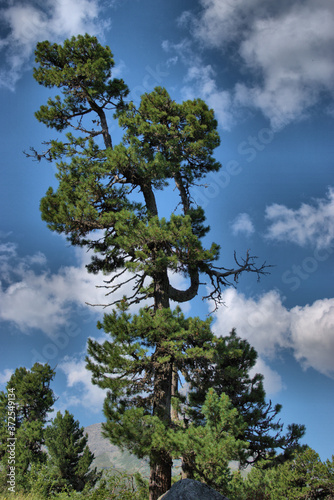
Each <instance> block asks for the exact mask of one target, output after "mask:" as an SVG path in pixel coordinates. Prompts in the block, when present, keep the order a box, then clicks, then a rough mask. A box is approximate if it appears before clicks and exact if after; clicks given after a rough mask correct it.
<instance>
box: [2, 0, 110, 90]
mask: <svg viewBox="0 0 334 500" xmlns="http://www.w3.org/2000/svg"><path fill="white" fill-rule="evenodd" d="M0 15H1V19H2V24H3V26H4V27H5V30H4V31H5V32H6V33H7V34H6V36H4V37H3V38H2V39H1V40H0V51H3V52H4V53H5V57H4V58H3V59H4V64H3V65H2V67H1V69H0V86H3V87H7V88H9V89H11V90H13V89H14V88H15V84H16V82H17V81H18V80H19V78H20V77H21V75H22V72H23V71H24V70H25V69H26V67H27V64H30V63H31V59H32V55H33V52H34V49H35V47H36V43H37V42H39V41H42V40H46V39H47V40H50V41H52V42H59V41H62V40H63V39H65V38H68V37H71V36H73V35H77V34H79V33H89V34H92V35H93V34H94V35H98V34H101V33H102V30H103V29H104V28H105V26H106V23H105V21H101V20H99V19H98V15H99V5H98V0H46V1H45V2H43V3H40V2H38V3H36V2H33V1H32V0H30V1H28V2H23V1H22V2H20V1H18V2H15V4H14V2H12V1H10V0H8V1H7V5H6V6H4V7H2V8H1V9H0Z"/></svg>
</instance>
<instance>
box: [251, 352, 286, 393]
mask: <svg viewBox="0 0 334 500" xmlns="http://www.w3.org/2000/svg"><path fill="white" fill-rule="evenodd" d="M256 373H261V374H262V375H263V376H264V379H263V386H264V390H265V391H266V395H267V396H271V395H273V394H277V393H279V392H281V391H282V390H283V389H284V388H285V386H284V384H283V381H282V377H281V376H280V374H279V373H277V372H276V371H275V370H272V369H271V368H270V366H268V364H267V363H266V362H265V361H264V360H263V359H262V358H261V357H259V358H258V359H257V361H256V364H255V366H254V367H253V368H252V369H251V370H250V371H249V376H250V377H254V375H256Z"/></svg>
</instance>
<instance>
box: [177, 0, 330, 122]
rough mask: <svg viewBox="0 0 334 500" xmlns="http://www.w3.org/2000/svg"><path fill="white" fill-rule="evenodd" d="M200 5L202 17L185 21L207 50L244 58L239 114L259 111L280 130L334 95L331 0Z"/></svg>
mask: <svg viewBox="0 0 334 500" xmlns="http://www.w3.org/2000/svg"><path fill="white" fill-rule="evenodd" d="M201 5H202V7H203V8H202V11H201V12H200V13H199V15H197V16H195V15H193V14H191V13H190V12H186V13H184V14H183V16H182V17H181V20H180V21H181V22H183V23H184V24H188V25H189V26H190V27H191V31H192V34H193V35H194V37H195V39H196V40H199V41H200V42H201V43H202V44H203V45H204V46H206V47H210V48H216V49H220V50H221V51H222V52H223V53H224V56H225V54H231V53H232V56H233V58H235V57H239V65H240V67H241V68H242V71H243V74H244V75H246V76H247V82H246V83H245V82H240V81H239V82H236V83H235V86H234V88H231V89H230V90H229V99H230V101H231V102H232V104H233V106H232V109H233V108H234V111H235V112H236V110H237V109H238V106H246V107H254V108H256V109H258V110H260V111H261V112H262V113H263V114H264V115H265V116H266V117H267V118H268V119H269V121H270V123H271V125H272V127H273V129H280V128H282V127H283V126H285V125H286V124H288V123H290V122H291V121H294V120H299V119H301V118H303V117H304V116H306V115H307V113H308V111H309V110H310V108H311V107H312V106H313V105H315V104H316V103H318V102H319V101H320V100H321V98H322V96H323V94H324V93H326V94H327V95H329V96H331V97H333V85H332V82H333V77H334V58H333V49H334V4H333V2H332V1H331V0H323V1H322V2H319V1H318V0H306V1H303V2H302V1H300V0H293V1H288V0H283V1H281V2H274V0H254V1H253V2H249V1H248V0H235V1H233V2H222V1H221V0H201ZM231 51H232V52H231ZM217 92H218V93H219V89H217ZM225 92H226V91H225ZM225 98H226V99H227V98H228V96H227V95H225Z"/></svg>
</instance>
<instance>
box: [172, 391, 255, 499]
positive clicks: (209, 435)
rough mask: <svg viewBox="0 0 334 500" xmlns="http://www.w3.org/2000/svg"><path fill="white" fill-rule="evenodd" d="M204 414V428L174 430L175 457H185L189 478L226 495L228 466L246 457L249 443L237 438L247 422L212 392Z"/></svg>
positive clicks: (228, 474) (225, 400)
mask: <svg viewBox="0 0 334 500" xmlns="http://www.w3.org/2000/svg"><path fill="white" fill-rule="evenodd" d="M201 412H202V415H203V418H204V422H205V423H204V425H196V424H194V423H190V424H189V425H185V426H184V425H183V426H182V425H179V430H177V431H176V432H175V431H174V434H175V435H174V442H175V447H176V450H177V455H176V456H179V457H180V456H181V457H182V459H183V468H184V470H185V471H186V472H187V473H188V476H191V477H192V478H193V479H197V480H199V481H203V482H205V483H206V484H208V485H209V486H211V487H212V488H214V489H216V490H218V491H221V492H223V493H225V492H226V490H227V485H228V483H229V481H230V479H231V477H230V476H231V472H230V468H229V463H230V462H231V460H240V459H241V457H242V456H243V455H244V454H246V455H247V448H248V443H247V442H245V441H242V440H241V439H238V436H241V435H242V431H243V429H244V427H245V423H244V421H243V419H242V418H241V417H240V416H239V414H238V412H237V410H236V409H235V408H233V407H232V405H231V402H230V400H229V397H228V396H227V395H226V394H222V395H221V396H220V397H219V396H218V395H217V393H216V392H215V391H214V390H213V389H210V390H209V392H208V394H207V396H206V399H205V402H204V405H203V407H202V410H201ZM182 427H183V428H182Z"/></svg>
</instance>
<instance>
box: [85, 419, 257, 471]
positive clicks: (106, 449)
mask: <svg viewBox="0 0 334 500" xmlns="http://www.w3.org/2000/svg"><path fill="white" fill-rule="evenodd" d="M101 430H102V424H93V425H89V426H88V427H85V433H87V434H88V446H89V449H90V451H91V452H92V453H94V455H95V460H94V462H93V466H95V467H97V468H98V469H99V470H101V469H110V468H115V469H118V470H124V471H126V472H130V473H133V472H140V473H141V474H142V475H143V476H145V477H147V478H148V477H149V470H150V469H149V464H148V460H146V459H143V460H139V459H138V458H136V457H134V456H133V455H131V454H130V453H129V452H128V451H124V452H122V451H121V450H120V449H119V448H118V447H117V446H114V445H112V444H110V442H109V441H108V439H105V438H104V437H102V435H101ZM174 465H175V467H173V476H177V475H179V474H180V461H176V462H174ZM230 467H231V470H232V471H233V470H237V469H238V462H231V463H230ZM249 470H250V467H247V469H246V470H243V471H242V472H241V474H242V475H243V476H245V475H247V473H248V472H249Z"/></svg>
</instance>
